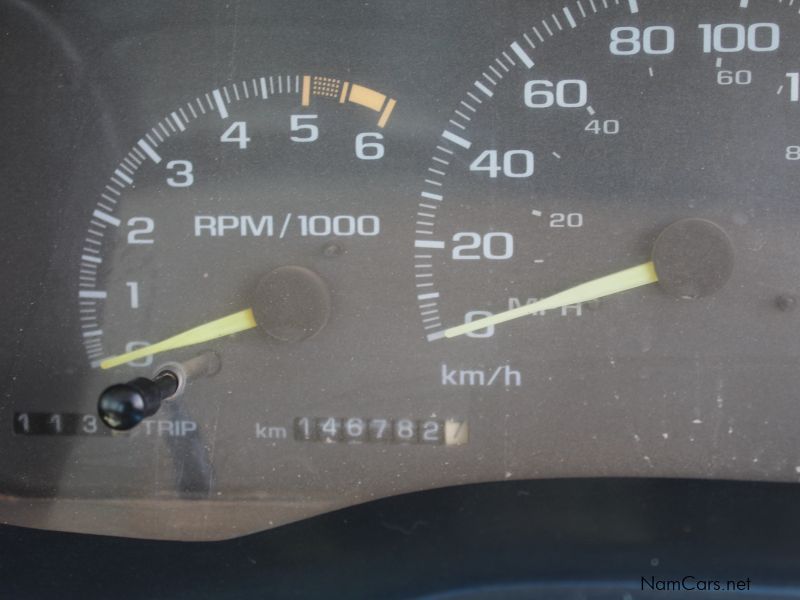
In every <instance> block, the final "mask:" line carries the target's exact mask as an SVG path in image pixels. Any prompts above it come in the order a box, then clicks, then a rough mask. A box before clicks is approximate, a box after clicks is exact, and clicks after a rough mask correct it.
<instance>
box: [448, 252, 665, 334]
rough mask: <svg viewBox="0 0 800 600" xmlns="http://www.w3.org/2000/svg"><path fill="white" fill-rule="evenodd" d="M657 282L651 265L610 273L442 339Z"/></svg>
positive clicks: (454, 330)
mask: <svg viewBox="0 0 800 600" xmlns="http://www.w3.org/2000/svg"><path fill="white" fill-rule="evenodd" d="M657 281H658V275H656V269H655V264H654V263H653V261H650V262H646V263H644V264H642V265H638V266H636V267H631V268H630V269H625V270H624V271H619V272H617V273H613V274H612V275H606V276H605V277H600V278H599V279H594V280H592V281H588V282H586V283H582V284H580V285H577V286H575V287H572V288H569V289H568V290H564V291H563V292H559V293H558V294H554V295H553V296H550V297H548V298H545V299H543V300H539V301H538V302H534V303H532V304H526V305H525V306H520V307H519V308H515V309H513V310H508V311H505V312H501V313H498V314H496V315H492V316H491V317H486V318H484V319H478V320H477V321H472V322H470V323H465V324H463V325H459V326H457V327H451V328H450V329H446V330H445V332H444V335H445V337H447V338H454V337H458V336H460V335H465V334H467V333H472V332H473V331H478V330H480V329H486V328H487V327H492V326H494V325H499V324H500V323H505V322H507V321H512V320H514V319H519V318H520V317H527V316H528V315H532V314H534V313H537V312H540V311H543V310H553V309H556V308H562V307H564V306H569V305H570V304H580V303H581V302H589V301H590V300H597V299H598V298H604V297H606V296H612V295H613V294H619V293H621V292H627V291H628V290H632V289H634V288H638V287H641V286H643V285H649V284H651V283H656V282H657Z"/></svg>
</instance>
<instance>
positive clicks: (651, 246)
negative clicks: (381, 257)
mask: <svg viewBox="0 0 800 600" xmlns="http://www.w3.org/2000/svg"><path fill="white" fill-rule="evenodd" d="M799 33H800V20H798V17H797V14H796V10H793V9H792V8H791V7H790V6H788V5H787V4H786V3H780V2H735V1H730V2H715V3H700V2H644V1H638V2H637V1H636V0H631V1H628V2H594V1H585V0H581V1H578V2H567V3H559V2H555V3H549V4H548V5H547V9H546V10H543V11H542V14H541V15H539V16H538V17H537V18H536V19H532V20H531V22H530V24H529V25H528V26H527V27H526V28H524V29H522V30H520V31H519V32H518V33H517V35H516V36H515V37H513V38H512V39H509V40H508V42H507V43H506V44H505V45H504V46H503V47H502V48H501V50H500V51H499V52H498V53H497V55H496V56H495V57H494V58H493V59H492V60H491V61H489V62H486V63H484V67H483V68H482V69H480V70H476V72H475V77H474V79H473V81H472V82H471V84H470V85H468V86H467V88H466V91H465V92H464V93H463V95H462V97H461V98H460V99H459V100H458V102H457V103H456V104H455V106H454V108H453V111H452V113H451V115H450V116H449V119H448V120H447V122H446V124H445V125H444V128H443V130H442V132H441V136H440V140H439V143H438V144H437V145H436V147H435V149H434V150H433V153H432V156H431V159H430V163H429V167H428V169H427V173H426V174H425V176H424V181H423V182H422V185H421V189H420V190H419V192H418V194H419V195H418V198H417V210H416V215H415V219H414V230H415V233H414V242H413V246H414V252H415V260H414V266H415V272H414V283H415V299H416V301H417V305H418V311H419V316H420V321H421V327H422V332H423V335H424V337H425V338H427V340H428V341H429V342H431V343H432V345H434V346H441V347H443V348H442V351H443V352H445V351H446V355H445V356H446V358H444V359H443V360H441V361H440V363H439V367H440V369H441V370H440V372H439V374H438V375H439V384H440V385H441V386H442V388H443V389H444V390H470V391H471V392H472V393H473V394H477V395H478V396H479V397H481V398H484V397H485V398H493V400H492V401H495V402H500V406H502V409H499V410H498V412H502V413H503V414H504V415H505V417H504V418H505V420H504V421H503V426H502V430H503V431H504V432H505V435H506V440H508V441H506V445H505V452H507V453H508V454H509V455H511V456H513V457H515V458H514V459H512V460H511V461H509V463H508V464H507V467H508V468H507V469H505V474H506V476H509V477H511V476H521V475H522V474H523V473H524V474H531V473H542V472H546V473H556V472H558V473H564V469H565V468H566V470H567V471H568V472H569V473H572V474H579V473H587V472H601V473H615V472H617V473H618V472H620V469H622V470H623V471H625V470H627V469H633V470H634V471H635V472H637V473H643V474H644V473H647V472H653V470H654V469H655V470H659V469H661V468H664V469H666V470H667V472H669V473H676V472H680V470H681V469H680V467H679V466H678V465H680V464H684V465H685V464H686V463H687V462H696V463H697V464H698V465H701V467H700V469H701V471H703V472H706V473H708V472H710V471H712V470H713V471H714V472H716V473H719V472H725V473H728V474H731V475H733V474H735V473H740V472H741V469H742V468H744V467H742V463H746V464H748V467H747V470H748V471H750V472H751V473H758V474H766V473H770V474H771V475H774V476H779V477H784V478H794V477H795V476H796V474H797V468H796V466H795V463H794V462H793V461H791V460H788V461H787V460H786V458H785V457H786V451H787V450H788V448H787V447H786V446H785V445H783V444H781V443H772V440H774V438H772V436H771V435H770V434H768V433H767V432H768V431H770V430H771V428H772V427H773V426H776V425H775V424H774V423H772V422H771V420H770V417H769V416H768V415H770V414H772V413H776V412H779V411H780V410H781V408H780V407H786V406H788V405H790V404H791V403H793V391H792V386H789V387H788V388H783V387H778V388H777V389H776V388H775V386H773V385H772V383H773V382H774V381H776V380H778V379H780V380H782V381H795V380H796V377H795V373H794V366H793V364H794V363H793V360H794V357H796V355H797V349H798V345H797V342H796V339H795V338H796V323H797V322H796V315H795V314H794V313H793V307H794V305H795V302H796V300H795V297H796V294H797V289H798V288H797V281H798V278H799V277H800V261H798V260H797V242H798V237H797V231H796V226H795V223H796V222H797V220H798V218H800V212H799V210H798V204H797V202H796V198H795V196H796V188H797V182H798V177H800V175H799V174H798V164H800V163H798V158H800V153H798V140H800V103H798V100H800V97H799V96H798V89H799V88H798V73H797V70H798V65H797V56H798V55H800V46H798V41H799V40H800V35H798V34H799ZM445 349H446V350H445ZM656 365H657V366H656ZM756 365H757V366H756ZM755 389H770V390H772V392H771V393H770V394H769V395H768V397H766V398H764V397H761V399H760V401H759V404H758V406H757V407H756V406H755V405H754V403H753V402H754V401H753V398H754V396H755V395H756V392H755ZM487 390H494V391H487ZM499 390H502V394H501V395H498V394H499ZM587 390H590V391H589V392H588V393H587ZM487 410H488V409H487ZM509 423H513V424H511V425H509ZM517 423H521V424H520V425H519V427H517V425H516V424H517ZM530 428H533V429H532V430H531V429H530ZM509 429H511V430H512V432H511V433H510V432H509ZM742 429H747V430H748V431H750V432H753V431H755V430H757V431H761V432H762V434H763V437H760V439H762V440H763V443H762V444H758V447H757V448H750V449H748V450H743V449H742V447H741V445H740V443H739V441H738V436H739V435H740V432H741V430H742ZM573 443H575V444H578V445H579V446H578V447H579V448H580V449H575V448H573ZM612 448H613V450H611V449H612ZM712 454H713V459H712V458H707V457H708V456H710V455H712ZM789 454H790V455H793V454H794V453H793V452H789ZM523 457H527V458H523ZM554 464H558V465H561V466H560V467H559V468H557V469H554V468H553V465H554ZM565 465H568V466H567V467H565ZM623 465H624V466H623ZM499 474H500V473H498V475H499Z"/></svg>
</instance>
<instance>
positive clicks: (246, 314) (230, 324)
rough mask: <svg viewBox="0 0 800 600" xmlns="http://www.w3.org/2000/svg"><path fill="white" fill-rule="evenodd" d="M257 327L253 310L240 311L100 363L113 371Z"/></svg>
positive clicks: (102, 366)
mask: <svg viewBox="0 0 800 600" xmlns="http://www.w3.org/2000/svg"><path fill="white" fill-rule="evenodd" d="M254 327H257V324H256V318H255V316H254V315H253V309H251V308H248V309H246V310H242V311H239V312H237V313H234V314H232V315H228V316H227V317H222V318H221V319H216V320H214V321H209V322H208V323H204V324H203V325H199V326H197V327H193V328H192V329H187V330H186V331H184V332H183V333H179V334H178V335H174V336H172V337H170V338H167V339H165V340H162V341H160V342H158V343H156V344H150V345H149V346H144V347H142V348H137V349H136V350H133V351H132V352H126V353H125V354H120V355H119V356H112V357H111V358H107V359H105V360H104V361H102V362H101V363H100V368H101V369H111V368H113V367H118V366H119V365H123V364H125V363H127V362H131V361H132V360H137V359H139V358H144V357H146V356H152V355H153V354H158V353H160V352H167V351H169V350H176V349H178V348H185V347H186V346H194V345H196V344H202V343H204V342H208V341H211V340H215V339H217V338H221V337H225V336H228V335H233V334H234V333H239V332H240V331H247V330H248V329H253V328H254Z"/></svg>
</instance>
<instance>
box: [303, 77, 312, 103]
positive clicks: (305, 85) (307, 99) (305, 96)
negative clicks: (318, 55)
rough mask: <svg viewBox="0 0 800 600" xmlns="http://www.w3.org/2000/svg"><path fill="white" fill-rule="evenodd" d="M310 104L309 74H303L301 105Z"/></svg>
mask: <svg viewBox="0 0 800 600" xmlns="http://www.w3.org/2000/svg"><path fill="white" fill-rule="evenodd" d="M309 104H311V75H303V106H308V105H309Z"/></svg>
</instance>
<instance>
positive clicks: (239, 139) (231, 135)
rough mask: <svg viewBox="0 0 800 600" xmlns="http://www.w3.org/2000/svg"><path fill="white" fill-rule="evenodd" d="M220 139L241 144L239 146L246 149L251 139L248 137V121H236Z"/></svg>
mask: <svg viewBox="0 0 800 600" xmlns="http://www.w3.org/2000/svg"><path fill="white" fill-rule="evenodd" d="M219 141H220V142H230V143H233V144H239V148H240V149H241V150H244V149H245V148H247V143H248V142H249V141H250V138H249V137H247V123H245V122H244V121H236V122H235V123H233V124H232V125H231V126H230V127H228V129H227V130H226V131H225V133H223V134H222V136H220V138H219Z"/></svg>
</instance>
